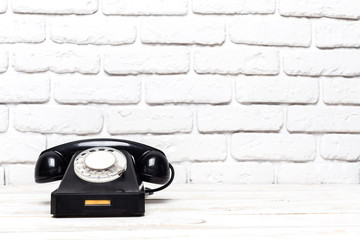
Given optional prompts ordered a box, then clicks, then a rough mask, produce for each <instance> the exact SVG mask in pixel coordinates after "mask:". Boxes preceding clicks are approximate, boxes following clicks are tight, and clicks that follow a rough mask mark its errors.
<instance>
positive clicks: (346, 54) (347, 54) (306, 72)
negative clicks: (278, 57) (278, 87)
mask: <svg viewBox="0 0 360 240" xmlns="http://www.w3.org/2000/svg"><path fill="white" fill-rule="evenodd" d="M284 72H285V73H286V74H288V75H303V76H347V77H352V76H359V75H360V51H359V50H350V49H349V50H347V49H346V50H343V49H341V50H338V49H336V50H323V51H291V52H288V53H287V54H286V56H285V57H284Z"/></svg>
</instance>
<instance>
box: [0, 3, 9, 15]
mask: <svg viewBox="0 0 360 240" xmlns="http://www.w3.org/2000/svg"><path fill="white" fill-rule="evenodd" d="M7 4H8V0H0V13H4V12H6V9H7Z"/></svg>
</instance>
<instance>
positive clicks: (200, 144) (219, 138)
mask: <svg viewBox="0 0 360 240" xmlns="http://www.w3.org/2000/svg"><path fill="white" fill-rule="evenodd" d="M126 139H129V140H132V141H136V142H141V143H144V144H147V145H150V146H153V147H155V148H158V149H161V150H162V151H163V152H164V153H165V154H166V156H167V158H168V159H169V161H170V162H183V161H224V160H225V159H226V157H227V143H226V136H224V135H220V134H211V135H208V134H204V135H185V134H180V135H165V136H143V135H141V136H139V135H134V136H127V137H126Z"/></svg>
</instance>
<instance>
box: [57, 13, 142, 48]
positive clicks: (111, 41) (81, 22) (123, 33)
mask: <svg viewBox="0 0 360 240" xmlns="http://www.w3.org/2000/svg"><path fill="white" fill-rule="evenodd" d="M106 26H111V27H106ZM114 29H116V30H115V31H114ZM50 38H51V40H53V41H54V42H57V43H73V44H96V45H106V44H108V45H120V44H129V43H133V42H135V39H136V27H135V24H134V23H132V22H129V21H122V20H121V21H119V19H112V18H110V19H108V18H105V19H104V20H103V19H97V18H92V17H85V18H80V19H79V18H78V17H70V18H66V19H63V18H61V19H56V20H53V21H51V25H50Z"/></svg>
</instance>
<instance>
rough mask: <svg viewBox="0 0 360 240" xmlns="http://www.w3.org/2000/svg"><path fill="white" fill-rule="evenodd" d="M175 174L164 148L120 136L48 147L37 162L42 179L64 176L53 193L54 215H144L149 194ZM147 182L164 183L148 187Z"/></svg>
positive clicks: (36, 174) (36, 171) (167, 183)
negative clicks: (120, 137) (145, 185)
mask: <svg viewBox="0 0 360 240" xmlns="http://www.w3.org/2000/svg"><path fill="white" fill-rule="evenodd" d="M170 172H171V174H170ZM174 174H175V171H174V168H173V167H172V166H171V164H170V163H169V162H168V160H167V158H166V156H165V154H164V153H163V152H162V151H160V150H158V149H156V148H153V147H150V146H147V145H144V144H141V143H136V142H132V141H127V140H118V139H88V140H82V141H75V142H70V143H66V144H63V145H59V146H56V147H53V148H50V149H48V150H46V151H43V152H42V153H41V154H40V156H39V159H38V161H37V163H36V166H35V181H36V182H37V183H46V182H52V181H56V180H60V179H62V181H61V183H60V185H59V188H58V189H56V190H55V191H54V192H52V194H51V214H53V215H54V216H55V217H65V216H124V215H129V216H130V215H133V216H142V215H144V213H145V194H152V193H153V192H156V191H160V190H162V189H164V188H166V187H167V186H169V185H170V184H171V182H172V181H173V179H174ZM143 182H149V183H155V184H163V186H161V187H159V188H155V189H148V188H144V184H143Z"/></svg>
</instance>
